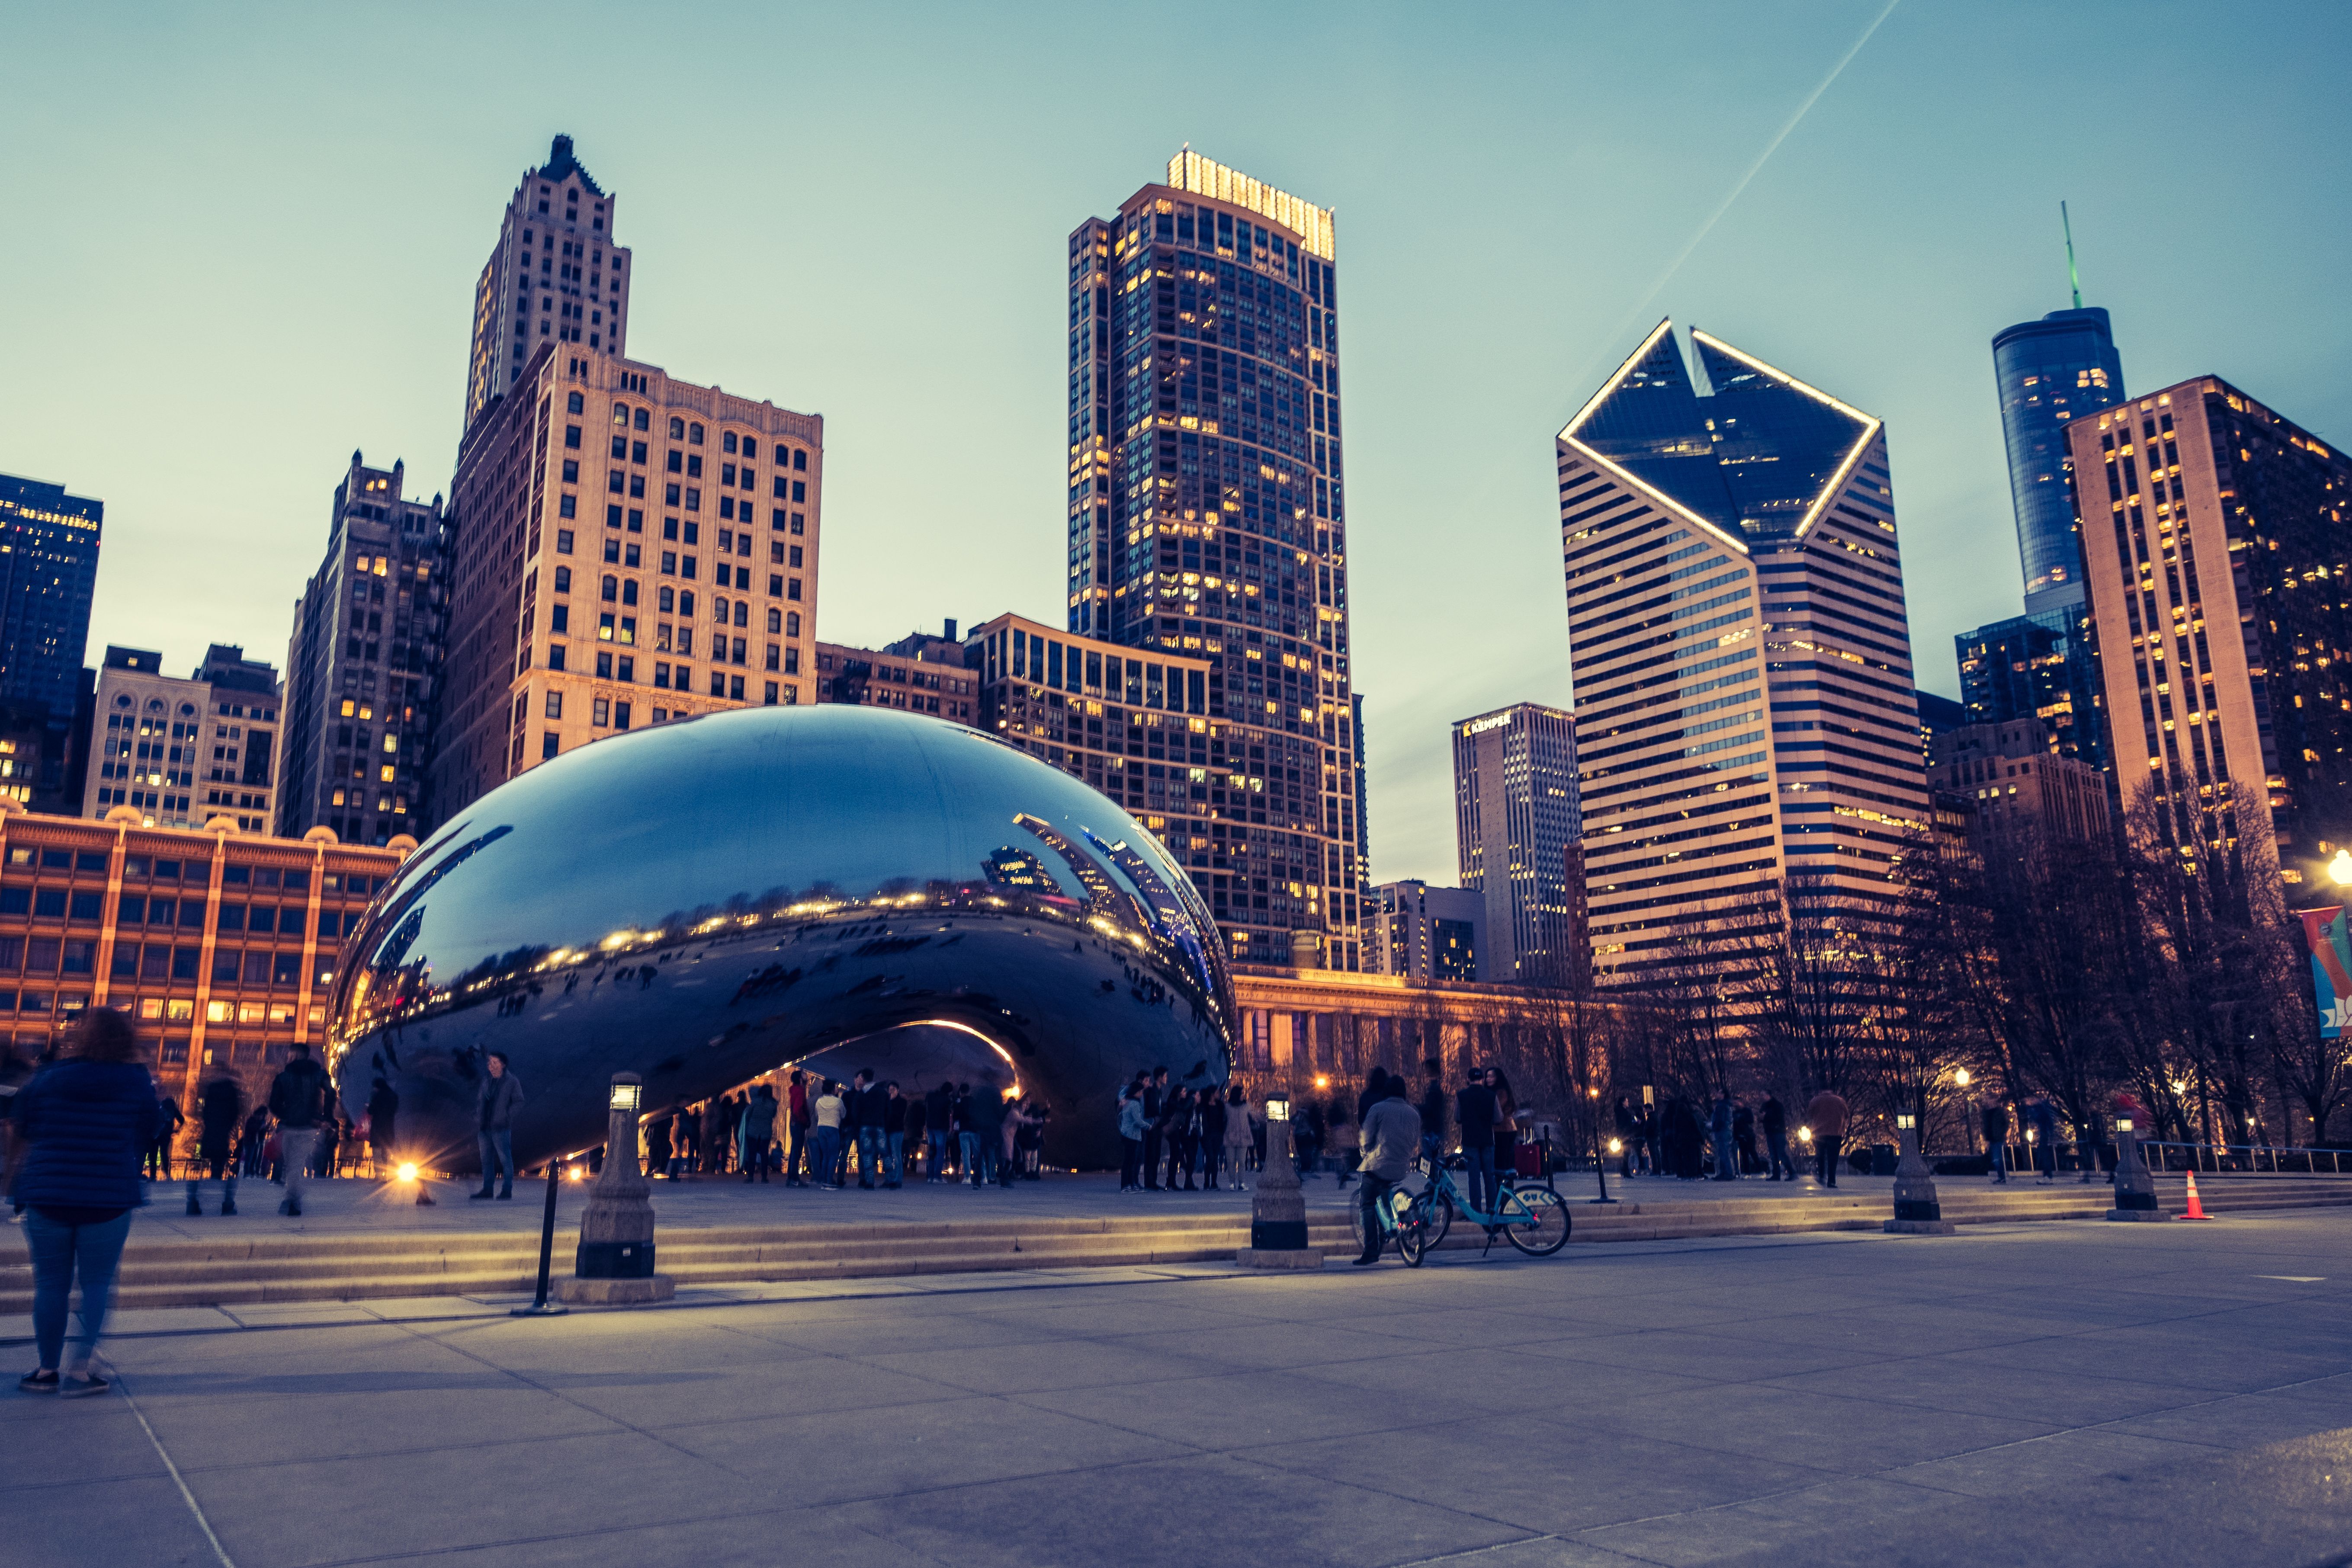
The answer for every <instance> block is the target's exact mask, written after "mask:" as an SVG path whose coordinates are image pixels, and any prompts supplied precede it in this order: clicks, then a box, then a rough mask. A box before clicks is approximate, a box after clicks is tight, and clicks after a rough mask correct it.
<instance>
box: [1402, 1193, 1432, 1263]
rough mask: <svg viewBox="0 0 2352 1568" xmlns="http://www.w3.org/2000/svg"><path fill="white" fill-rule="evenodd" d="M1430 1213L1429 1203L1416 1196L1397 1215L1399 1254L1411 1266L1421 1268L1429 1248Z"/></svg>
mask: <svg viewBox="0 0 2352 1568" xmlns="http://www.w3.org/2000/svg"><path fill="white" fill-rule="evenodd" d="M1428 1215H1429V1207H1428V1205H1426V1204H1424V1203H1423V1201H1422V1200H1421V1199H1419V1198H1415V1199H1413V1200H1412V1203H1410V1204H1408V1205H1405V1208H1404V1210H1403V1212H1402V1213H1401V1214H1399V1215H1397V1222H1396V1244H1397V1256H1398V1257H1399V1258H1403V1259H1404V1261H1405V1266H1406V1267H1407V1268H1420V1267H1421V1260H1422V1258H1423V1257H1424V1256H1425V1255H1426V1254H1427V1252H1428V1250H1429V1223H1428Z"/></svg>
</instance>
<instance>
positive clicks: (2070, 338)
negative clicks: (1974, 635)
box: [1992, 292, 2124, 614]
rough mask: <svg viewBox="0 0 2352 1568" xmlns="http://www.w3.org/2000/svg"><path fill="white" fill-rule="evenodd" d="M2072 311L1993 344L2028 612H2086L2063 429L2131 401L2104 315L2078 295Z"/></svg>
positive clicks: (2020, 327)
mask: <svg viewBox="0 0 2352 1568" xmlns="http://www.w3.org/2000/svg"><path fill="white" fill-rule="evenodd" d="M2074 304H2075V309H2074V310H2053V311H2051V312H2050V313H2049V314H2048V315H2046V316H2044V317H2042V319H2041V320H2040V321H2021V322H2019V323H2018V324H2017V325H2016V326H2013V327H2010V328H2007V329H2005V330H2003V331H2000V332H1999V333H1997V334H1996V335H1995V336H1994V338H1993V340H1992V368H1993V379H1994V381H1995V382H1996V383H1997V384H1999V386H2000V430H2001V437H2002V439H2003V441H2004V442H2006V443H2007V445H2008V447H2009V493H2010V501H2011V505H2012V506H2013V507H2015V509H2016V511H2017V550H2018V555H2019V557H2020V559H2021V561H2022V562H2023V563H2024V566H2025V608H2026V610H2027V612H2028V613H2029V614H2031V613H2032V612H2035V611H2041V610H2063V609H2079V608H2080V607H2081V606H2082V603H2083V581H2082V579H2083V548H2082V544H2081V542H2079V541H2078V540H2077V539H2076V538H2075V536H2074V479H2073V474H2074V468H2073V459H2072V458H2071V457H2070V455H2069V453H2068V450H2067V446H2066V426H2067V424H2068V422H2069V421H2071V420H2074V419H2078V418H2080V417H2082V416H2084V415H2085V414H2095V413H2097V412H2098V411H2099V410H2100V409H2102V408H2105V407H2107V406H2109V405H2112V404H2114V403H2116V402H2118V401H2120V400H2121V399H2122V397H2123V395H2124V365H2123V358H2122V356H2121V355H2119V354H2118V353H2116V339H2115V333H2114V332H2113V331H2111V330H2110V329H2109V327H2108V325H2107V313H2106V311H2105V310H2100V309H2099V308H2098V307H2096V306H2093V307H2091V308H2090V309H2088V310H2084V309H2083V308H2082V304H2083V297H2082V295H2081V293H2080V292H2077V293H2076V294H2075V296H2074Z"/></svg>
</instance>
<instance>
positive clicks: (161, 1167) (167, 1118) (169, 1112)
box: [147, 1094, 187, 1182]
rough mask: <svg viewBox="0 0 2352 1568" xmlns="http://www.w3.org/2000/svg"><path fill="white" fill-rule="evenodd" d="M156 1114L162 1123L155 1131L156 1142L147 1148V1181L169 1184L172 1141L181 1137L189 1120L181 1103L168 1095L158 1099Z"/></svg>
mask: <svg viewBox="0 0 2352 1568" xmlns="http://www.w3.org/2000/svg"><path fill="white" fill-rule="evenodd" d="M155 1112H156V1114H157V1115H158V1116H159V1117H161V1118H162V1121H161V1122H160V1123H159V1124H158V1125H157V1127H156V1129H155V1142H152V1143H151V1144H149V1145H148V1146H147V1179H148V1180H149V1181H151V1182H168V1181H170V1180H171V1179H172V1140H173V1139H174V1138H177V1137H178V1136H179V1135H180V1124H181V1123H182V1122H183V1121H186V1120H187V1119H186V1118H185V1117H184V1116H182V1115H181V1114H180V1102H179V1101H178V1100H174V1099H173V1098H172V1097H171V1096H170V1095H168V1094H160V1095H158V1096H157V1097H156V1099H155Z"/></svg>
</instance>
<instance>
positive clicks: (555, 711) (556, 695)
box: [547, 691, 563, 719]
mask: <svg viewBox="0 0 2352 1568" xmlns="http://www.w3.org/2000/svg"><path fill="white" fill-rule="evenodd" d="M547 716H548V717H549V718H551V719H561V718H562V717H563V693H562V692H561V691H551V692H549V693H548V694H547Z"/></svg>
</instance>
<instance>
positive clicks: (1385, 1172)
mask: <svg viewBox="0 0 2352 1568" xmlns="http://www.w3.org/2000/svg"><path fill="white" fill-rule="evenodd" d="M1386 1089H1387V1098H1385V1099H1383V1100H1380V1101H1379V1102H1378V1103H1376V1104H1375V1105H1373V1106H1372V1108H1371V1109H1370V1110H1367V1111H1366V1112H1365V1113H1364V1117H1363V1128H1364V1142H1363V1149H1364V1153H1363V1159H1362V1161H1361V1162H1360V1163H1359V1164H1358V1165H1357V1167H1356V1173H1357V1174H1358V1175H1360V1176H1361V1177H1362V1178H1363V1182H1362V1184H1361V1185H1360V1188H1359V1190H1358V1192H1357V1194H1356V1201H1357V1204H1358V1205H1359V1212H1360V1214H1361V1215H1362V1216H1363V1226H1364V1250H1363V1254H1362V1256H1360V1257H1359V1258H1357V1259H1356V1267H1357V1268H1369V1267H1370V1266H1371V1265H1372V1264H1375V1263H1378V1262H1379V1261H1380V1260H1381V1248H1382V1247H1383V1246H1385V1245H1386V1241H1387V1238H1386V1237H1384V1236H1382V1235H1381V1218H1380V1211H1381V1205H1384V1204H1386V1203H1387V1202H1388V1201H1389V1194H1391V1193H1392V1192H1394V1191H1395V1190H1396V1184H1398V1183H1399V1182H1402V1181H1403V1180H1404V1178H1405V1173H1406V1172H1408V1171H1410V1170H1412V1162H1413V1156H1415V1155H1416V1154H1418V1153H1420V1152H1421V1150H1422V1126H1421V1115H1420V1113H1419V1112H1418V1111H1416V1110H1413V1108H1412V1106H1411V1105H1409V1104H1407V1103H1406V1102H1405V1098H1404V1080H1403V1079H1401V1078H1400V1079H1391V1080H1390V1081H1389V1083H1388V1084H1387V1085H1386Z"/></svg>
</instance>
